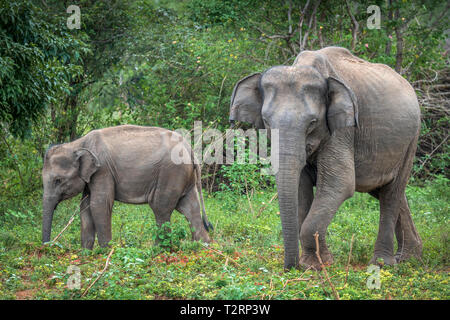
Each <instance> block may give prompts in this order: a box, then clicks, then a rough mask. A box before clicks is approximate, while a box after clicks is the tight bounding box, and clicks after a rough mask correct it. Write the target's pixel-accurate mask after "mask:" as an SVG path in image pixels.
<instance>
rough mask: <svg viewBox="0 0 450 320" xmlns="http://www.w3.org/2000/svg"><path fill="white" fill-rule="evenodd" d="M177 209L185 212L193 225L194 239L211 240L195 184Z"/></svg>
mask: <svg viewBox="0 0 450 320" xmlns="http://www.w3.org/2000/svg"><path fill="white" fill-rule="evenodd" d="M176 209H177V210H178V211H179V212H181V213H182V214H184V216H185V217H186V219H187V220H188V222H189V224H190V225H191V230H192V239H193V240H203V241H205V242H210V241H211V240H210V238H209V235H208V232H207V231H206V229H205V227H204V224H203V220H202V215H201V208H200V202H199V195H198V192H197V188H196V187H195V186H192V188H191V189H190V190H189V192H188V193H187V194H185V195H184V196H183V197H182V198H181V199H180V201H179V202H178V205H177V208H176Z"/></svg>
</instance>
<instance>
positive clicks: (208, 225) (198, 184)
mask: <svg viewBox="0 0 450 320" xmlns="http://www.w3.org/2000/svg"><path fill="white" fill-rule="evenodd" d="M194 170H195V175H196V178H197V179H196V182H195V184H196V187H197V192H198V196H199V201H200V206H201V208H202V221H203V225H204V226H205V229H206V231H213V230H214V227H213V225H212V224H211V222H209V220H208V217H207V216H206V210H205V202H204V200H203V192H202V172H201V167H200V165H199V164H196V163H194Z"/></svg>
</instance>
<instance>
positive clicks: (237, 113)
mask: <svg viewBox="0 0 450 320" xmlns="http://www.w3.org/2000/svg"><path fill="white" fill-rule="evenodd" d="M260 79H261V73H254V74H252V75H250V76H247V77H245V78H243V79H241V80H239V81H238V82H237V83H236V86H235V87H234V90H233V94H232V96H231V104H230V122H232V123H233V122H234V121H240V122H248V123H251V124H252V125H253V126H255V127H256V128H257V129H262V128H264V123H263V121H262V117H261V108H262V104H263V100H262V95H261V91H260V89H259V80H260Z"/></svg>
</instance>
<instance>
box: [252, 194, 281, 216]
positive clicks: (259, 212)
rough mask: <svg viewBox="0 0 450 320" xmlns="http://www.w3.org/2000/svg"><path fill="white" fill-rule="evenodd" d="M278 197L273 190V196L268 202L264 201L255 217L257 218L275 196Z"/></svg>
mask: <svg viewBox="0 0 450 320" xmlns="http://www.w3.org/2000/svg"><path fill="white" fill-rule="evenodd" d="M277 197H278V193H277V192H275V194H274V195H273V197H272V198H271V199H270V201H269V202H268V203H266V204H265V205H264V206H262V207H261V208H260V209H259V211H258V214H257V215H256V218H259V216H260V215H261V213H263V211H264V210H265V209H266V208H267V206H268V205H269V204H270V203H271V202H272V201H273V200H275V199H276V198H277Z"/></svg>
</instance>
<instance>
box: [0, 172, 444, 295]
mask: <svg viewBox="0 0 450 320" xmlns="http://www.w3.org/2000/svg"><path fill="white" fill-rule="evenodd" d="M449 188H450V187H449V180H448V179H447V178H445V177H443V176H440V177H438V178H437V179H436V180H435V181H434V182H433V183H429V184H427V185H426V186H424V187H416V186H410V187H408V189H407V196H408V200H409V205H410V207H411V211H412V214H413V219H414V222H415V224H416V227H417V230H418V232H419V234H420V236H421V238H422V240H423V245H424V249H423V256H422V259H421V260H420V261H418V260H415V259H412V260H410V261H408V262H405V263H402V264H399V265H395V266H390V267H387V266H385V267H383V268H382V269H381V273H380V279H381V288H380V289H373V290H370V289H368V288H367V286H366V282H367V280H368V277H369V273H367V263H368V261H369V260H370V258H371V256H372V254H373V245H374V243H375V240H376V237H377V230H378V219H379V208H378V203H377V201H376V200H375V199H373V198H372V197H370V196H369V195H367V194H356V195H355V196H354V197H352V198H351V199H349V200H347V201H346V202H345V203H344V204H343V206H342V207H341V208H340V209H339V211H338V213H337V214H336V216H335V218H334V219H333V221H332V223H331V225H330V227H329V229H328V234H327V242H328V245H329V247H330V250H331V251H332V252H333V254H334V258H335V263H334V264H333V265H332V266H328V267H327V272H328V274H329V277H330V279H331V282H332V283H333V285H334V286H335V289H336V291H337V292H338V294H339V296H340V298H341V299H407V300H415V299H448V297H449V295H450V292H449V290H448V272H447V270H446V266H447V265H448V258H449V257H448V232H449V228H448V217H449V211H448V201H449V199H448V195H449V191H450V190H449ZM268 191H269V190H267V191H265V192H255V193H254V195H253V197H252V198H251V205H252V207H253V211H252V209H251V208H250V204H249V201H248V198H247V196H246V195H236V194H234V193H231V192H220V193H217V194H215V195H208V194H205V200H206V201H205V202H206V211H207V213H208V218H209V220H210V221H211V222H212V223H213V224H214V226H215V230H214V232H213V233H211V234H210V236H211V237H212V239H213V240H214V241H215V242H213V243H210V244H208V245H206V244H203V243H200V242H192V241H191V240H190V233H189V232H190V231H189V226H188V224H187V222H186V219H185V218H184V217H183V216H182V215H180V214H178V213H174V214H173V215H172V219H171V222H170V225H169V224H166V227H169V226H170V230H171V231H168V230H166V231H168V232H164V231H163V230H162V229H159V228H156V223H155V219H154V216H153V214H152V213H151V212H150V210H149V209H148V207H147V206H135V205H125V204H120V203H117V204H115V206H114V211H113V225H112V230H113V233H112V234H113V240H112V242H111V245H112V246H113V247H114V253H113V254H112V256H111V259H110V263H109V265H108V268H107V269H106V271H105V272H104V274H103V275H102V277H101V278H100V279H99V281H97V283H96V284H95V285H94V286H93V287H92V288H91V289H90V290H89V291H88V293H87V295H86V296H85V297H83V298H82V299H257V300H264V299H308V300H311V299H333V298H334V297H333V295H332V294H331V288H330V286H329V284H328V283H327V282H324V281H323V280H324V276H323V272H322V273H321V274H319V273H317V272H315V271H311V270H309V271H306V272H305V271H304V270H291V271H289V272H283V254H284V252H283V240H282V238H281V235H280V233H281V226H280V224H281V223H280V217H279V214H278V212H279V208H278V203H277V201H273V202H271V203H269V201H270V199H271V198H272V196H273V194H274V192H275V190H270V192H268ZM78 201H79V198H78V199H75V200H73V201H67V202H63V203H62V204H61V205H60V206H59V207H58V209H57V211H56V212H55V221H54V228H53V229H54V232H59V231H60V230H61V229H62V228H63V227H64V226H65V225H66V223H67V220H68V219H69V217H70V216H71V214H72V213H73V211H74V210H77V207H78ZM233 204H235V206H233ZM261 208H264V210H263V211H262V212H261V213H260V214H258V213H259V210H260V209H261ZM39 209H40V208H39V207H37V208H32V207H30V208H29V210H30V211H32V212H35V211H37V212H39ZM15 219H16V218H14V219H12V220H7V221H4V222H3V223H2V225H1V228H0V298H1V299H15V298H24V299H81V295H82V293H83V292H84V291H85V290H86V289H87V287H88V286H89V285H90V284H91V283H92V282H93V281H94V279H95V278H97V276H98V275H99V274H100V273H101V271H102V270H103V268H104V266H105V262H106V257H107V256H108V254H109V252H110V250H111V249H110V248H99V247H98V245H97V244H96V247H95V248H94V250H92V251H89V250H82V249H81V247H80V231H79V230H80V223H79V219H76V220H75V221H74V223H73V224H72V225H70V226H69V228H68V229H67V230H66V231H65V232H64V233H63V234H62V236H61V238H60V239H59V243H58V245H53V246H51V247H50V246H46V247H44V248H42V247H41V243H40V228H39V224H40V216H39V214H36V215H34V216H30V218H29V219H23V220H22V218H20V219H19V220H20V223H18V220H15ZM159 235H162V238H161V239H160V240H162V241H163V242H164V243H165V245H166V246H165V247H164V246H161V242H160V243H159V245H156V244H155V241H156V239H157V237H158V236H159ZM352 235H354V239H353V243H352V241H351V239H352ZM153 239H155V241H154V240H153ZM350 247H352V251H351V252H352V254H351V257H350V264H348V258H349V253H350ZM70 265H77V266H79V268H80V277H81V288H80V290H70V289H68V288H67V281H68V277H69V275H68V274H67V268H68V267H69V266H70ZM300 279H302V280H300Z"/></svg>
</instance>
